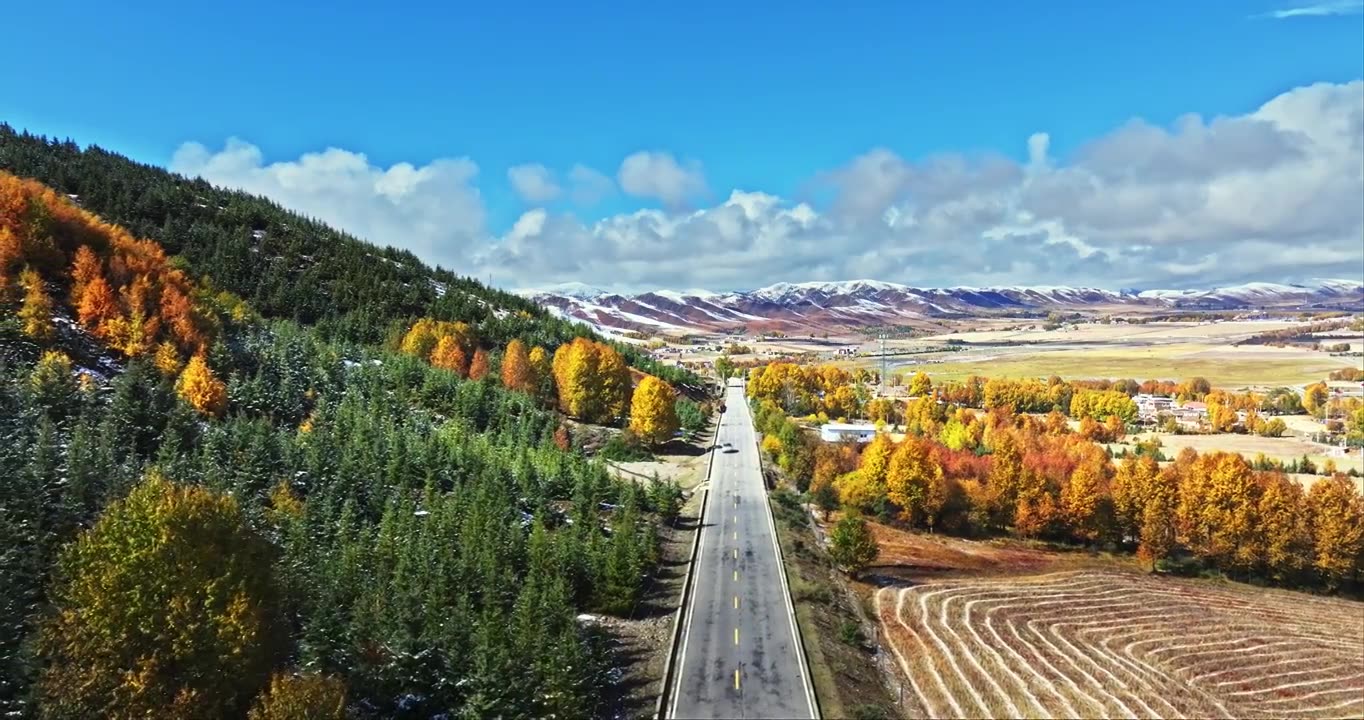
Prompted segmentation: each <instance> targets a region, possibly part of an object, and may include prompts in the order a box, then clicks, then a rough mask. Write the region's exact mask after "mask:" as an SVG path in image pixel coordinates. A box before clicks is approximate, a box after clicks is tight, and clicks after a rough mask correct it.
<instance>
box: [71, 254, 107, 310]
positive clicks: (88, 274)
mask: <svg viewBox="0 0 1364 720" xmlns="http://www.w3.org/2000/svg"><path fill="white" fill-rule="evenodd" d="M97 277H98V278H103V277H104V269H103V265H102V263H101V262H100V259H99V257H98V256H97V255H95V252H94V251H93V250H91V249H90V246H89V245H81V246H80V247H78V248H76V255H75V258H74V259H73V260H72V261H71V304H72V305H80V301H81V297H82V296H83V295H84V294H85V288H86V286H87V285H89V284H90V282H91V281H92V280H94V279H95V278H97Z"/></svg>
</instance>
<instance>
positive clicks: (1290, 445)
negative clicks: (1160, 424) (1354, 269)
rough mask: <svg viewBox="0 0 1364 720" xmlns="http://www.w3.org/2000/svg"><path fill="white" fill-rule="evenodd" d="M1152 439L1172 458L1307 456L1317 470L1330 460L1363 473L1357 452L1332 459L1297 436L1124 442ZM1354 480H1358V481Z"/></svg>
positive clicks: (1323, 449)
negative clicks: (1193, 453)
mask: <svg viewBox="0 0 1364 720" xmlns="http://www.w3.org/2000/svg"><path fill="white" fill-rule="evenodd" d="M1153 436H1154V437H1158V438H1160V443H1161V450H1162V451H1163V452H1164V453H1165V454H1166V455H1167V456H1169V457H1172V458H1173V457H1174V456H1176V455H1178V454H1179V451H1180V450H1183V449H1184V448H1186V447H1188V448H1193V449H1194V450H1197V451H1198V452H1199V453H1200V454H1203V453H1209V452H1213V451H1216V450H1221V451H1224V452H1234V453H1240V454H1241V455H1242V456H1243V457H1245V458H1246V459H1247V460H1254V459H1255V457H1256V456H1257V455H1261V454H1263V455H1264V456H1265V457H1267V458H1270V459H1273V460H1280V461H1285V462H1286V461H1289V460H1295V459H1297V458H1300V457H1302V456H1304V455H1306V456H1307V457H1308V458H1309V459H1311V461H1312V462H1313V463H1315V464H1316V465H1317V467H1321V466H1322V465H1324V464H1325V463H1326V461H1327V460H1331V461H1333V462H1335V464H1336V468H1337V469H1339V470H1340V471H1341V472H1349V471H1350V470H1351V469H1355V470H1362V471H1364V459H1361V457H1360V455H1359V453H1358V452H1357V451H1356V452H1355V453H1354V454H1353V455H1347V456H1330V455H1327V454H1326V450H1327V448H1326V447H1325V446H1323V445H1321V444H1319V443H1314V442H1312V441H1311V440H1308V439H1305V438H1298V437H1279V438H1269V437H1259V436H1257V435H1236V434H1233V433H1218V434H1215V435H1169V434H1165V433H1159V434H1156V433H1143V434H1141V435H1134V436H1129V437H1128V438H1127V439H1126V441H1125V442H1126V444H1127V445H1130V443H1132V442H1135V441H1138V440H1146V439H1149V438H1151V437H1153ZM1110 447H1112V448H1113V450H1114V451H1115V452H1116V451H1118V450H1119V449H1121V448H1122V447H1124V444H1114V445H1111V446H1110ZM1128 450H1129V451H1130V450H1131V447H1128ZM1355 479H1356V480H1358V479H1359V478H1355ZM1361 488H1364V485H1361Z"/></svg>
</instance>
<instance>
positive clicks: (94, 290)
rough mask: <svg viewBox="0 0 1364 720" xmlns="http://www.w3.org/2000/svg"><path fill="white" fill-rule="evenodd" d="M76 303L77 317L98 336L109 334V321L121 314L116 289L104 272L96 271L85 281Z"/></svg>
mask: <svg viewBox="0 0 1364 720" xmlns="http://www.w3.org/2000/svg"><path fill="white" fill-rule="evenodd" d="M79 298H80V299H79V301H78V302H77V304H76V318H77V319H78V320H80V323H81V325H83V326H85V328H86V329H87V330H89V331H90V332H92V333H94V334H95V335H96V336H97V337H107V336H108V323H109V322H110V321H112V320H115V319H116V318H118V316H119V312H118V301H117V300H116V299H115V298H114V291H113V289H112V288H110V287H109V283H108V282H106V281H105V280H104V276H103V275H102V274H98V273H96V274H95V275H93V276H91V277H90V279H89V280H88V281H87V282H86V283H85V285H84V288H83V290H82V291H81V293H80V295H79Z"/></svg>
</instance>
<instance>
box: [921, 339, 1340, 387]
mask: <svg viewBox="0 0 1364 720" xmlns="http://www.w3.org/2000/svg"><path fill="white" fill-rule="evenodd" d="M954 355H959V354H954ZM1347 365H1349V362H1348V359H1343V358H1333V357H1331V356H1329V355H1326V354H1324V353H1310V352H1308V351H1288V352H1267V351H1265V350H1263V349H1259V348H1210V347H1208V346H1204V345H1168V346H1161V347H1133V348H1122V347H1110V346H1101V347H1095V348H1089V349H1058V350H1049V351H1038V352H1030V351H1010V352H1000V353H996V354H994V355H992V356H980V357H978V358H976V359H970V358H961V359H958V358H956V357H953V358H952V360H951V361H945V362H941V363H925V364H922V365H911V366H907V367H899V368H897V369H899V370H901V371H909V370H919V369H921V370H923V371H924V372H927V373H928V375H929V376H930V377H932V378H933V379H935V380H961V379H964V378H966V377H968V376H970V375H981V376H986V377H1011V378H1021V377H1048V376H1051V375H1060V376H1061V377H1063V378H1066V379H1079V378H1114V379H1120V378H1132V379H1134V380H1138V381H1140V380H1145V379H1148V378H1157V379H1169V380H1183V379H1187V378H1191V377H1195V376H1199V377H1204V378H1207V379H1208V382H1210V383H1212V384H1213V385H1214V386H1216V387H1223V388H1240V387H1253V386H1260V387H1266V386H1268V387H1274V386H1281V385H1284V386H1292V385H1303V384H1306V383H1310V382H1315V381H1317V380H1321V379H1323V378H1325V377H1326V374H1327V373H1329V372H1330V371H1332V370H1335V369H1338V368H1341V367H1345V366H1347Z"/></svg>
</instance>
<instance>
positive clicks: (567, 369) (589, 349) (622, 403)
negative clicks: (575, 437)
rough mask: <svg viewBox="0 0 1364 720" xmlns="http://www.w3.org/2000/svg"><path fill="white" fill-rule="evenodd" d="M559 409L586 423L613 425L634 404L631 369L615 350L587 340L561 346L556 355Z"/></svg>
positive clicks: (555, 366) (578, 340)
mask: <svg viewBox="0 0 1364 720" xmlns="http://www.w3.org/2000/svg"><path fill="white" fill-rule="evenodd" d="M552 367H553V373H554V384H555V387H556V389H557V390H558V393H559V409H560V410H562V411H563V412H564V413H565V414H567V415H570V416H573V417H576V418H579V419H582V420H584V421H586V422H594V423H610V422H612V421H614V420H615V419H616V418H618V417H620V416H622V415H624V414H625V411H626V408H628V407H629V403H630V389H631V388H630V368H629V367H628V366H627V365H626V364H625V359H624V358H622V357H621V356H620V353H618V352H616V351H615V349H614V348H612V347H610V346H609V345H603V344H602V343H598V342H593V341H591V340H588V339H586V338H575V339H574V340H573V342H571V343H566V344H564V345H560V346H559V349H558V350H556V351H555V353H554V361H553V365H552Z"/></svg>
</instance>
